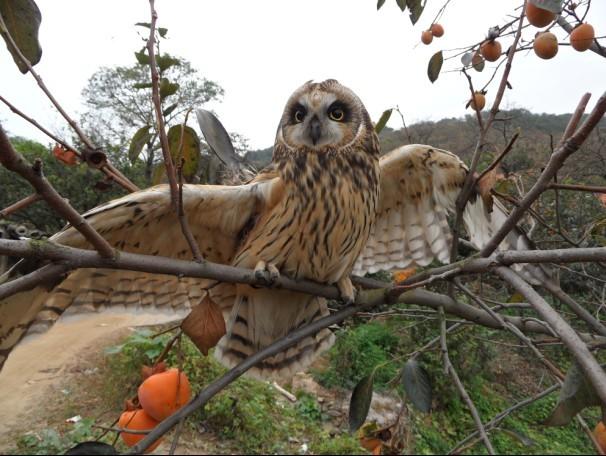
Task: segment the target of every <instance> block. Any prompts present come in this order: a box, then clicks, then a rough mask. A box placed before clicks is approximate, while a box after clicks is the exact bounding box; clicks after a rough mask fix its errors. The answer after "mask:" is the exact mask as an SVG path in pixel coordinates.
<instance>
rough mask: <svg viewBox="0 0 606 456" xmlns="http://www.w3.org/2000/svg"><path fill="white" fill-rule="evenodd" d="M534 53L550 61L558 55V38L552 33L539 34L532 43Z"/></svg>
mask: <svg viewBox="0 0 606 456" xmlns="http://www.w3.org/2000/svg"><path fill="white" fill-rule="evenodd" d="M532 48H533V49H534V53H535V54H536V55H538V56H539V57H540V58H542V59H545V60H548V59H551V58H553V57H555V55H556V54H557V53H558V38H557V37H556V36H555V35H554V34H553V33H551V32H543V33H539V34H538V35H537V36H536V38H535V39H534V42H533V43H532Z"/></svg>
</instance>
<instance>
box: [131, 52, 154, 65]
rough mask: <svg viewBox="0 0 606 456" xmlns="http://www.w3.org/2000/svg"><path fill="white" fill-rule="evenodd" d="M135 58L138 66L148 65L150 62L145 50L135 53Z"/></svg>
mask: <svg viewBox="0 0 606 456" xmlns="http://www.w3.org/2000/svg"><path fill="white" fill-rule="evenodd" d="M135 57H136V58H137V62H139V65H149V63H150V62H151V60H150V59H149V55H147V54H146V53H145V48H143V49H141V50H140V51H139V52H135Z"/></svg>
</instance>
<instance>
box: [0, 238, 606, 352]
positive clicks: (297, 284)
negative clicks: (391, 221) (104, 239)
mask: <svg viewBox="0 0 606 456" xmlns="http://www.w3.org/2000/svg"><path fill="white" fill-rule="evenodd" d="M503 253H506V252H503ZM0 255H12V256H18V257H23V258H38V259H46V260H51V261H60V262H63V263H65V264H66V265H68V266H70V267H71V268H73V269H76V268H111V269H122V270H128V271H140V272H148V273H152V274H168V275H173V276H179V277H194V278H203V279H212V280H217V281H221V282H230V283H244V284H248V285H258V286H267V283H266V282H265V281H264V280H263V279H257V278H256V277H255V274H254V272H253V271H252V270H250V269H244V268H237V267H233V266H227V265H223V264H217V263H211V262H204V263H195V262H192V261H185V260H178V259H173V258H166V257H159V256H153V255H141V254H136V253H128V252H120V254H119V255H117V256H116V257H114V258H102V257H101V256H99V254H98V253H97V252H94V251H91V250H84V249H76V248H73V247H66V246H62V245H58V244H53V243H51V242H48V241H13V240H8V239H0ZM484 260H486V259H484ZM356 282H359V283H363V284H364V286H366V287H367V288H382V289H384V290H385V292H386V294H387V296H388V298H387V299H386V302H390V303H393V302H395V301H396V300H399V302H402V303H406V304H415V305H419V306H423V307H429V308H432V309H436V310H437V309H438V308H439V307H440V306H441V307H444V310H445V311H446V312H447V313H449V314H451V315H455V316H458V317H461V318H464V319H465V320H468V321H470V322H472V323H477V324H480V325H483V326H487V327H490V328H495V329H501V325H500V324H499V322H498V321H496V320H495V319H494V318H492V317H491V316H490V315H489V314H488V313H486V312H485V311H483V310H481V309H478V308H477V307H473V306H470V305H468V304H463V303H458V302H456V301H454V300H453V299H451V298H449V297H448V296H445V295H440V294H437V293H432V292H429V291H425V290H418V289H417V290H415V291H416V292H417V293H416V294H414V300H412V301H407V300H406V298H405V297H406V296H413V295H411V294H409V293H403V292H404V291H406V290H402V289H401V290H399V291H398V293H397V294H392V293H391V291H392V288H391V287H392V285H391V284H389V283H385V282H380V281H376V280H370V279H363V280H358V279H356ZM3 286H5V285H0V290H1V289H2V287H3ZM275 288H283V289H288V290H292V291H299V292H302V293H307V294H312V295H315V296H322V297H325V298H327V299H340V293H339V291H338V289H337V287H335V286H331V285H324V284H319V283H316V282H312V281H308V280H302V281H296V280H293V279H290V278H289V277H287V276H285V275H282V276H280V277H279V278H278V280H277V281H276V282H275ZM365 293H368V292H367V291H362V292H360V295H361V296H365ZM398 296H399V298H398ZM403 297H404V298H403ZM503 318H505V320H506V321H508V322H511V323H512V324H513V325H514V326H516V327H517V328H519V329H520V330H521V331H524V332H534V333H540V334H548V335H553V333H552V331H551V330H550V329H549V328H548V327H547V326H546V325H545V324H544V323H542V322H540V321H538V320H536V319H529V318H522V317H514V316H504V317H503ZM581 337H582V338H583V339H584V340H586V341H587V342H590V341H604V338H601V337H594V336H592V335H590V334H586V333H585V334H581Z"/></svg>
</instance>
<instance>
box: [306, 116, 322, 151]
mask: <svg viewBox="0 0 606 456" xmlns="http://www.w3.org/2000/svg"><path fill="white" fill-rule="evenodd" d="M320 136H322V126H321V125H320V120H318V118H317V117H316V116H313V117H312V118H311V120H310V121H309V137H310V138H311V142H312V143H313V145H314V146H315V145H316V143H317V142H318V140H319V139H320Z"/></svg>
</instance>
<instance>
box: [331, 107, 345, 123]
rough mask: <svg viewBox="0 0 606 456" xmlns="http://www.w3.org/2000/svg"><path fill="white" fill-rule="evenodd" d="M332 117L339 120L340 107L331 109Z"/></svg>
mask: <svg viewBox="0 0 606 456" xmlns="http://www.w3.org/2000/svg"><path fill="white" fill-rule="evenodd" d="M332 117H333V118H334V119H335V120H341V119H342V118H343V111H342V110H341V109H333V110H332Z"/></svg>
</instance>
